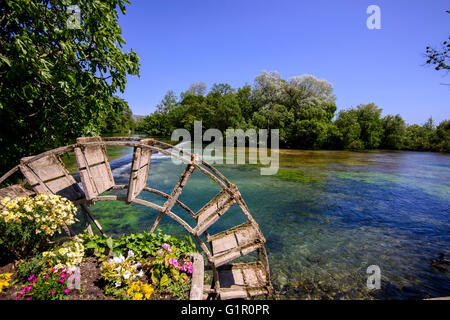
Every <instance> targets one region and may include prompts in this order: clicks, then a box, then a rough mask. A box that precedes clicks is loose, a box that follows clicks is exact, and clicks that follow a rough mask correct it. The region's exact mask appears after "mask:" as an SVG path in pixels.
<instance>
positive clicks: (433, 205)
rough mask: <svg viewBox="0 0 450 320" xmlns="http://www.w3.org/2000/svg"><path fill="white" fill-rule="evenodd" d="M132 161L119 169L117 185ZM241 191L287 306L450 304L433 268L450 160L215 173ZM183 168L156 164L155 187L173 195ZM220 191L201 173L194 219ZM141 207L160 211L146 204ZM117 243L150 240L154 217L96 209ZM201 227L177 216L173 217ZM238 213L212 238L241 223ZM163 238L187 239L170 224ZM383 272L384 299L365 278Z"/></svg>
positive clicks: (321, 162) (355, 159)
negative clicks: (123, 236)
mask: <svg viewBox="0 0 450 320" xmlns="http://www.w3.org/2000/svg"><path fill="white" fill-rule="evenodd" d="M130 160H131V156H130V155H127V156H125V157H123V158H121V159H118V160H114V161H112V167H113V168H114V170H113V173H114V176H115V180H116V183H117V184H121V183H127V180H128V175H129V166H127V165H126V163H128V162H129V161H130ZM215 166H216V167H217V168H218V169H219V170H220V171H221V172H222V173H223V174H224V175H225V176H226V177H227V178H228V179H229V180H230V181H231V182H233V183H235V184H236V185H237V186H238V188H239V190H240V191H241V193H242V195H243V197H244V199H245V201H246V203H247V205H248V207H249V208H250V211H251V213H252V215H253V217H254V218H255V219H256V221H257V222H258V224H259V226H260V228H261V230H262V232H263V233H264V235H265V237H266V239H267V243H266V248H267V251H268V255H269V261H270V268H271V276H272V282H273V284H274V286H275V289H276V290H277V292H278V294H279V297H280V298H282V299H419V298H425V297H435V296H444V295H445V296H447V295H450V276H449V273H442V272H440V271H438V270H436V269H434V268H432V267H431V266H430V260H431V259H435V258H437V257H438V255H439V253H441V252H442V253H444V254H446V256H447V257H449V256H450V252H449V250H448V248H449V246H450V233H449V227H450V208H449V204H450V155H448V154H439V153H415V152H367V153H355V152H341V151H298V150H281V151H280V171H279V172H278V174H277V175H276V176H261V175H260V170H259V167H257V166H255V165H215ZM183 169H184V166H183V165H178V166H177V165H174V164H173V163H172V161H170V159H164V158H160V159H154V160H152V164H151V169H150V175H149V180H148V186H150V187H152V188H156V189H159V190H162V191H165V192H167V193H170V191H171V190H172V188H173V186H174V185H175V184H176V182H177V180H178V178H179V175H180V174H181V172H182V170H183ZM218 191H219V188H218V186H217V185H216V184H215V183H213V182H212V181H210V180H209V179H208V178H206V177H205V176H203V175H202V174H200V173H198V172H197V173H195V174H194V175H193V177H192V178H191V179H190V180H189V182H188V184H187V186H186V187H185V189H184V190H183V193H182V194H181V196H180V200H181V201H183V202H184V203H185V204H186V205H188V206H189V207H190V208H191V209H192V210H193V211H196V210H198V209H200V208H201V207H202V206H203V205H204V204H205V203H206V202H208V201H209V200H210V199H211V198H212V197H213V196H214V195H215V194H216V193H217V192H218ZM140 197H141V198H144V199H147V200H151V201H153V202H155V203H158V204H163V202H164V200H163V199H161V198H159V197H157V196H152V195H149V194H143V195H141V196H140ZM92 209H93V212H94V214H95V215H96V216H97V217H98V218H99V220H100V223H101V224H102V225H103V226H104V227H105V228H106V229H107V230H108V231H109V232H110V233H124V232H135V231H141V230H148V229H149V228H150V226H151V225H152V223H153V221H154V219H155V217H156V214H157V212H154V211H153V210H151V209H148V208H145V207H142V206H138V205H134V204H132V205H129V206H128V205H125V204H122V203H118V202H103V203H97V204H96V205H95V206H93V207H92ZM173 211H174V212H176V213H179V214H180V216H182V217H183V218H184V219H185V220H186V221H188V222H189V223H191V225H194V223H193V220H192V219H189V217H188V215H187V214H185V213H184V212H183V210H181V209H179V208H174V210H173ZM243 221H244V220H243V215H242V214H241V213H240V210H239V208H238V207H233V208H232V209H231V210H230V211H229V212H227V213H226V214H225V215H224V216H223V217H222V218H221V219H220V220H219V222H217V223H216V224H215V225H214V226H212V227H211V228H210V230H209V231H210V233H215V232H218V231H221V230H224V229H226V228H229V227H231V226H234V225H237V224H239V223H241V222H243ZM160 226H161V229H162V230H163V231H164V232H167V233H170V234H173V235H176V236H182V235H184V234H186V233H185V232H184V229H183V228H181V227H180V226H179V225H177V224H176V223H175V222H173V221H171V220H170V219H169V218H167V217H165V218H163V220H162V223H161V225H160ZM369 265H378V266H379V267H380V269H381V289H379V290H369V289H367V287H366V281H367V274H366V269H367V267H368V266H369Z"/></svg>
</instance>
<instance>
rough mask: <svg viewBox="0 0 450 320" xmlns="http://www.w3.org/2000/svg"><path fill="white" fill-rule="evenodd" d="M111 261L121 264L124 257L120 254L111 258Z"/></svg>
mask: <svg viewBox="0 0 450 320" xmlns="http://www.w3.org/2000/svg"><path fill="white" fill-rule="evenodd" d="M112 261H113V262H114V263H119V264H122V263H123V262H124V261H125V257H124V256H123V255H122V254H120V256H118V257H114V258H113V259H112Z"/></svg>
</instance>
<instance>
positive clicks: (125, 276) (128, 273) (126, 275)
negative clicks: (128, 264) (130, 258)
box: [123, 270, 131, 280]
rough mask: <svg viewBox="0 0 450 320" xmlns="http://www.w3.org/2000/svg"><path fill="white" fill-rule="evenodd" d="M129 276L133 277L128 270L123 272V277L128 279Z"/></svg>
mask: <svg viewBox="0 0 450 320" xmlns="http://www.w3.org/2000/svg"><path fill="white" fill-rule="evenodd" d="M129 277H131V272H130V271H128V270H127V271H125V272H124V273H123V278H124V279H125V280H127V279H128V278H129Z"/></svg>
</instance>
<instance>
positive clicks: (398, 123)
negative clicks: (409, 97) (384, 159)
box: [381, 114, 406, 150]
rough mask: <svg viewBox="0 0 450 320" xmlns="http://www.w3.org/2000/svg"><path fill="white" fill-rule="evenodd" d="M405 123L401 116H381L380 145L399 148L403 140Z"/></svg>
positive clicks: (387, 147)
mask: <svg viewBox="0 0 450 320" xmlns="http://www.w3.org/2000/svg"><path fill="white" fill-rule="evenodd" d="M405 132H406V124H405V121H403V119H402V117H401V116H400V115H399V114H397V115H396V116H393V115H390V114H389V115H387V116H385V117H384V118H383V137H382V140H381V147H382V148H385V149H394V150H400V149H402V148H403V144H404V140H405Z"/></svg>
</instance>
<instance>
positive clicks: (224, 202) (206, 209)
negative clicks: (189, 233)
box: [194, 190, 236, 235]
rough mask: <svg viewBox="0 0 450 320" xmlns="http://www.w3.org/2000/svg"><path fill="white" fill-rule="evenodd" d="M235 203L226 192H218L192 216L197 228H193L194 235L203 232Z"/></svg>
mask: <svg viewBox="0 0 450 320" xmlns="http://www.w3.org/2000/svg"><path fill="white" fill-rule="evenodd" d="M235 203H236V201H235V200H234V198H233V196H231V195H230V194H229V193H228V192H227V191H225V190H222V191H220V192H219V193H218V194H217V195H216V196H215V197H214V198H213V199H212V200H211V201H209V202H208V203H207V204H206V205H204V206H203V208H201V209H200V210H199V211H198V212H197V213H196V214H195V216H194V219H195V220H196V221H197V226H196V227H195V228H194V232H195V234H196V235H200V234H202V233H203V232H205V230H206V229H208V227H210V226H211V225H212V224H213V223H214V222H216V221H217V220H218V219H219V218H220V217H221V216H222V215H223V214H225V212H227V211H228V209H230V208H231V207H232V206H233V205H234V204H235Z"/></svg>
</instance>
